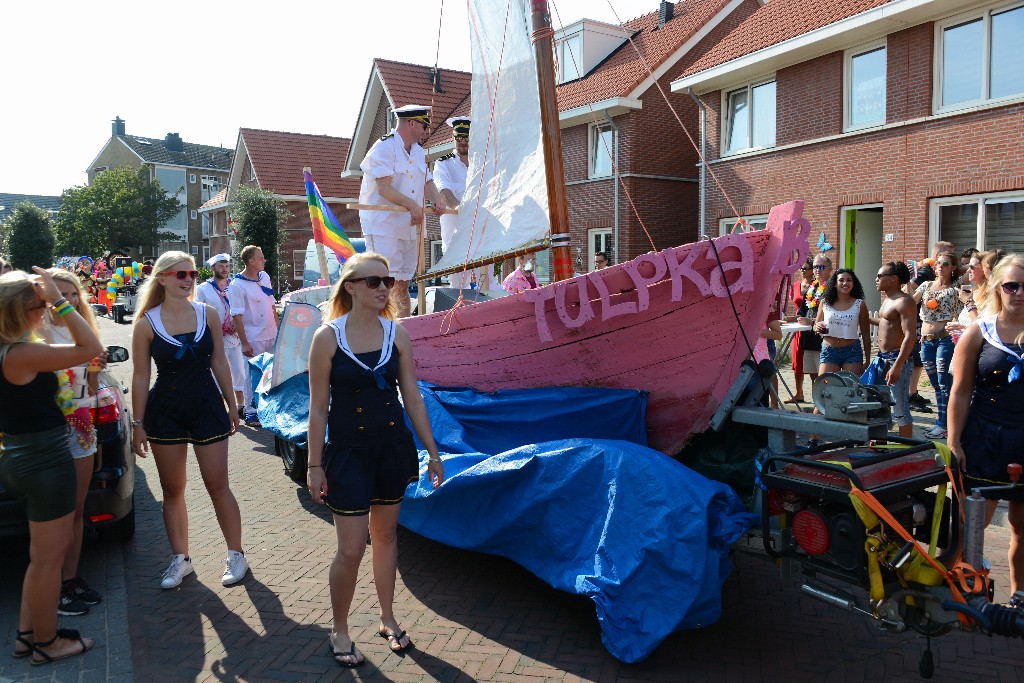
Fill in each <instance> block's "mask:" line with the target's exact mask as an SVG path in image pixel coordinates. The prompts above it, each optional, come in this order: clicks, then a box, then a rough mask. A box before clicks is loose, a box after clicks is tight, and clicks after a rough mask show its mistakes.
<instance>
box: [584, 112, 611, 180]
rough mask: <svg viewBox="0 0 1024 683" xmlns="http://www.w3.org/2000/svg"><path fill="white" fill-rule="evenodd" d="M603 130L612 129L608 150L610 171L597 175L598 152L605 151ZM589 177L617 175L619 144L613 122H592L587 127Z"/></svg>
mask: <svg viewBox="0 0 1024 683" xmlns="http://www.w3.org/2000/svg"><path fill="white" fill-rule="evenodd" d="M603 131H610V132H611V134H612V142H611V149H609V150H607V151H608V173H603V174H601V175H597V171H596V169H595V167H596V166H597V155H598V153H602V154H603V153H604V152H605V148H604V144H603V143H602V142H601V133H602V132H603ZM587 139H588V142H587V177H588V178H611V177H612V176H614V175H615V145H616V144H617V142H618V140H617V136H616V135H615V127H614V126H612V124H610V123H608V122H605V123H591V124H590V126H589V128H588V129H587Z"/></svg>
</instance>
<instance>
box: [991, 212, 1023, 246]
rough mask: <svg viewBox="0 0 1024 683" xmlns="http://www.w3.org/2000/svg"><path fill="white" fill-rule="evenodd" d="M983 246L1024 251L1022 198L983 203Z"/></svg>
mask: <svg viewBox="0 0 1024 683" xmlns="http://www.w3.org/2000/svg"><path fill="white" fill-rule="evenodd" d="M985 248H986V249H1005V250H1007V251H1009V252H1016V253H1020V252H1022V251H1024V200H1021V201H1016V202H1000V203H998V204H989V203H986V204H985Z"/></svg>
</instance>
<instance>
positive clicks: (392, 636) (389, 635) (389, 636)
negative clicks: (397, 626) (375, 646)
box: [377, 628, 412, 654]
mask: <svg viewBox="0 0 1024 683" xmlns="http://www.w3.org/2000/svg"><path fill="white" fill-rule="evenodd" d="M377 635H378V636H380V637H381V638H383V639H384V640H386V641H388V649H389V650H391V651H392V652H394V653H396V654H397V653H400V652H405V651H406V650H408V649H409V648H411V647H412V638H409V644H408V645H405V646H404V647H403V646H402V638H405V637H406V636H408V635H409V634H408V633H406V632H405V631H404V630H403V631H399V632H398V633H395V632H394V631H392V630H390V629H388V628H383V629H381V630H380V631H377ZM392 640H394V641H395V644H396V645H398V646H399V647H398V649H397V650H396V649H395V648H393V647H391V641H392Z"/></svg>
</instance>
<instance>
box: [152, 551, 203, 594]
mask: <svg viewBox="0 0 1024 683" xmlns="http://www.w3.org/2000/svg"><path fill="white" fill-rule="evenodd" d="M194 571H195V568H193V567H192V560H190V559H189V558H187V557H185V556H184V555H180V554H179V555H175V556H174V558H173V559H172V560H171V564H170V566H169V567H167V571H165V572H164V578H163V579H161V581H160V587H161V588H163V589H164V590H166V589H168V588H176V587H178V586H180V585H181V580H182V579H184V578H185V577H186V576H188V575H189V574H191V573H192V572H194Z"/></svg>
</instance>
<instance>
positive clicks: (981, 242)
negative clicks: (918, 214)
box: [928, 190, 1024, 251]
mask: <svg viewBox="0 0 1024 683" xmlns="http://www.w3.org/2000/svg"><path fill="white" fill-rule="evenodd" d="M1007 202H1024V191H1021V190H1013V191H1010V192H989V193H986V194H962V195H956V196H953V197H937V198H935V199H930V200H928V245H929V249H930V248H931V245H933V244H935V243H936V242H938V241H939V208H940V207H943V206H961V205H963V204H971V203H976V204H977V206H978V224H977V225H976V226H975V228H974V230H975V235H976V236H977V239H976V240H975V242H976V243H975V244H963V245H960V244H957V245H956V248H957V249H958V250H959V251H963V250H964V249H966V248H968V247H974V248H976V249H977V250H978V251H986V250H987V249H988V247H987V246H986V245H985V207H986V206H988V205H989V204H1005V203H1007Z"/></svg>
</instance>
